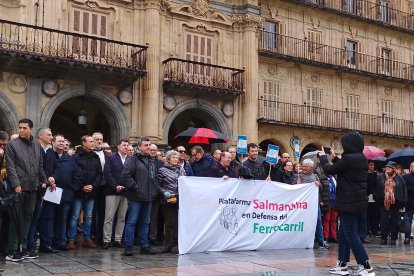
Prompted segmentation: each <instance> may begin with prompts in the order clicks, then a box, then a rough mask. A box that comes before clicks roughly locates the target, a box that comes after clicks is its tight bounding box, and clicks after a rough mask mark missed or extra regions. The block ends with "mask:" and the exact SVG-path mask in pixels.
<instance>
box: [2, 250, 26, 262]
mask: <svg viewBox="0 0 414 276" xmlns="http://www.w3.org/2000/svg"><path fill="white" fill-rule="evenodd" d="M6 261H11V262H20V261H23V257H22V256H20V254H19V253H18V252H17V251H13V252H10V253H9V254H7V256H6Z"/></svg>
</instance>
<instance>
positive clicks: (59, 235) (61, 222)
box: [54, 202, 71, 246]
mask: <svg viewBox="0 0 414 276" xmlns="http://www.w3.org/2000/svg"><path fill="white" fill-rule="evenodd" d="M70 206H71V202H61V203H60V204H59V205H58V207H57V208H56V217H55V239H54V244H56V245H57V246H62V245H65V244H66V243H67V237H66V224H67V221H68V215H69V211H70Z"/></svg>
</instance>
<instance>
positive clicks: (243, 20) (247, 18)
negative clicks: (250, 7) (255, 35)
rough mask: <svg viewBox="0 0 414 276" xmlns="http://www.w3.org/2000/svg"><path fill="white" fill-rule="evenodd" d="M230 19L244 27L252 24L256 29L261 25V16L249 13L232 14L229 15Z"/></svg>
mask: <svg viewBox="0 0 414 276" xmlns="http://www.w3.org/2000/svg"><path fill="white" fill-rule="evenodd" d="M231 21H233V23H237V24H240V25H242V26H244V27H247V26H253V27H255V28H257V29H260V28H261V27H262V22H263V18H262V17H261V16H257V15H252V14H249V13H245V14H233V15H232V16H231Z"/></svg>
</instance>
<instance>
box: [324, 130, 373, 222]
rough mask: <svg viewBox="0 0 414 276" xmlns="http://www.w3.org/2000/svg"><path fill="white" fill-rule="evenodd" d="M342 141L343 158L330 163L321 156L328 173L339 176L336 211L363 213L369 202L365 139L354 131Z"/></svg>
mask: <svg viewBox="0 0 414 276" xmlns="http://www.w3.org/2000/svg"><path fill="white" fill-rule="evenodd" d="M341 142H342V147H343V149H344V152H343V154H342V158H341V159H339V158H338V157H335V158H334V160H332V162H333V165H330V164H329V161H328V158H327V156H321V158H320V162H321V166H322V168H323V170H324V172H325V173H326V174H328V175H337V176H338V182H337V187H336V198H335V206H334V208H335V211H337V212H342V213H349V214H361V213H363V212H364V211H365V206H366V203H367V174H368V172H367V167H368V160H367V158H366V156H365V155H364V154H363V153H362V151H363V150H364V139H363V138H362V135H361V134H359V133H358V132H356V131H352V132H348V133H347V134H345V135H343V136H342V137H341Z"/></svg>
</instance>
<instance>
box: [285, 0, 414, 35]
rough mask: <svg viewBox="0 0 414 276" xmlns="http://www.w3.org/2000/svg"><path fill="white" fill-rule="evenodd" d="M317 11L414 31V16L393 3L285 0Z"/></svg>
mask: <svg viewBox="0 0 414 276" xmlns="http://www.w3.org/2000/svg"><path fill="white" fill-rule="evenodd" d="M283 1H285V2H291V3H296V4H300V5H305V6H309V7H312V8H316V9H321V10H328V11H329V12H331V13H332V12H334V13H339V14H342V15H347V16H351V17H354V18H355V19H357V20H360V21H369V22H371V23H376V24H378V25H383V26H387V27H391V28H396V29H398V30H400V31H406V32H413V31H414V15H413V14H411V13H407V12H404V11H401V10H397V9H395V8H392V7H391V3H388V2H389V1H388V2H385V1H373V0H283Z"/></svg>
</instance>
